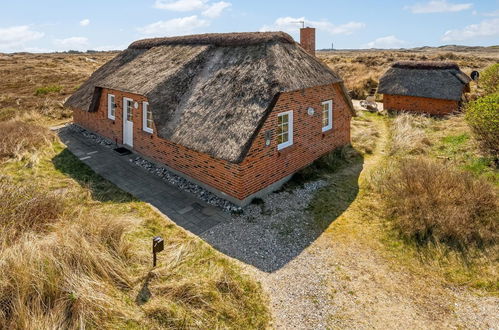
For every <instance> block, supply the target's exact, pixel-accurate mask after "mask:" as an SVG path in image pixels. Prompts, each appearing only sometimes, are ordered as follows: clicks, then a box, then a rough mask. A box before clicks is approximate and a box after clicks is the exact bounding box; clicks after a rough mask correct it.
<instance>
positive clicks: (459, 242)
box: [365, 114, 499, 294]
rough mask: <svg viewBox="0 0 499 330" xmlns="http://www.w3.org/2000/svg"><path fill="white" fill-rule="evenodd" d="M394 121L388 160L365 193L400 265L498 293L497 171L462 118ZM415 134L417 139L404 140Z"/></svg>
mask: <svg viewBox="0 0 499 330" xmlns="http://www.w3.org/2000/svg"><path fill="white" fill-rule="evenodd" d="M388 120H389V128H390V131H389V140H388V143H387V147H388V148H387V149H388V151H389V157H385V159H384V160H381V162H380V164H379V166H377V167H376V168H375V169H374V170H373V171H372V172H371V173H370V175H369V176H368V180H367V185H366V187H365V188H366V194H367V195H369V198H370V199H371V201H372V200H376V201H377V202H376V203H374V204H373V203H371V204H370V205H371V207H372V206H373V205H375V206H376V207H375V208H376V209H377V211H375V212H373V214H377V215H378V216H379V217H380V220H379V221H380V222H381V223H383V224H384V225H383V228H384V229H383V230H382V232H381V235H380V236H379V237H380V239H381V241H382V242H384V246H385V247H387V248H388V251H389V252H390V254H391V255H392V256H393V257H395V258H396V259H397V260H398V262H400V263H402V264H405V265H406V266H407V267H408V268H410V269H412V270H414V271H415V272H418V273H421V274H422V273H424V272H428V273H432V274H435V276H442V277H443V278H444V279H445V280H447V281H450V282H452V283H457V284H460V285H468V286H471V287H475V288H480V289H484V290H486V291H488V292H491V293H494V294H497V293H498V292H499V275H498V273H497V265H498V264H497V262H498V261H497V259H496V258H495V257H494V256H496V255H497V253H498V248H499V247H498V236H497V229H498V225H499V224H498V214H499V208H498V207H499V205H498V200H497V187H496V184H497V175H498V174H497V169H496V168H495V165H494V163H493V162H487V161H486V157H484V156H483V155H482V154H481V153H480V150H479V147H478V144H477V143H476V142H475V141H474V140H473V138H472V137H471V135H470V134H469V127H467V125H466V123H465V122H464V119H463V117H462V116H451V117H447V118H428V117H424V116H421V115H409V114H401V115H399V116H397V117H395V118H391V119H388ZM406 136H411V137H412V138H411V139H406Z"/></svg>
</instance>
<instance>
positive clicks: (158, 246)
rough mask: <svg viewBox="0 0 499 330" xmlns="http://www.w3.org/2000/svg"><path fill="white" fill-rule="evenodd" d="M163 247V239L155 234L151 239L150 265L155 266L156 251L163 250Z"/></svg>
mask: <svg viewBox="0 0 499 330" xmlns="http://www.w3.org/2000/svg"><path fill="white" fill-rule="evenodd" d="M164 248H165V241H164V240H163V239H162V238H161V237H159V236H156V237H154V238H153V239H152V266H153V267H156V253H158V252H161V251H163V250H164Z"/></svg>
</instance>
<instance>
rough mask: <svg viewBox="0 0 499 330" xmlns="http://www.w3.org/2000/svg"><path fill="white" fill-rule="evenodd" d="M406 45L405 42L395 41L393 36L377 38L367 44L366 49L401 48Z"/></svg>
mask: <svg viewBox="0 0 499 330" xmlns="http://www.w3.org/2000/svg"><path fill="white" fill-rule="evenodd" d="M406 45H407V41H404V40H400V39H397V38H396V37H395V36H386V37H381V38H377V39H376V40H373V41H371V42H368V43H367V44H366V45H365V47H366V48H401V47H404V46H406Z"/></svg>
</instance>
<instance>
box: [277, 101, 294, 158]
mask: <svg viewBox="0 0 499 330" xmlns="http://www.w3.org/2000/svg"><path fill="white" fill-rule="evenodd" d="M292 144H293V111H286V112H283V113H280V114H279V115H278V116H277V150H281V149H283V148H286V147H289V146H290V145H292Z"/></svg>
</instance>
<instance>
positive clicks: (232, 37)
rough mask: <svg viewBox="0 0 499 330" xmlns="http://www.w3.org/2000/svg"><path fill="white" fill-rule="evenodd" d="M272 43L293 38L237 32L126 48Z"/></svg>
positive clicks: (156, 40)
mask: <svg viewBox="0 0 499 330" xmlns="http://www.w3.org/2000/svg"><path fill="white" fill-rule="evenodd" d="M272 41H277V42H284V43H290V44H292V43H294V40H293V38H292V37H291V36H290V35H289V34H287V33H284V32H239V33H206V34H193V35H188V36H178V37H168V38H149V39H142V40H137V41H135V42H133V43H132V44H131V45H130V46H129V47H128V48H130V49H149V48H152V47H158V46H173V45H214V46H221V47H226V46H249V45H255V44H261V43H267V42H272Z"/></svg>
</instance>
